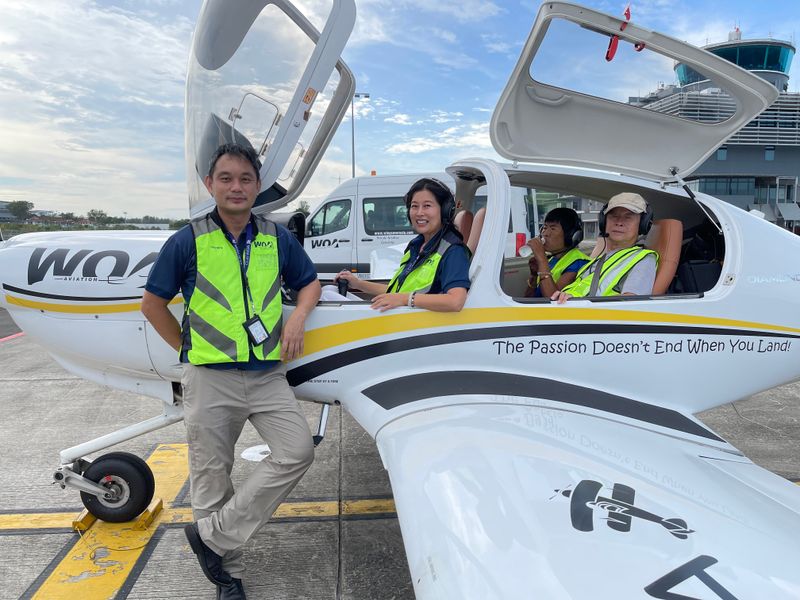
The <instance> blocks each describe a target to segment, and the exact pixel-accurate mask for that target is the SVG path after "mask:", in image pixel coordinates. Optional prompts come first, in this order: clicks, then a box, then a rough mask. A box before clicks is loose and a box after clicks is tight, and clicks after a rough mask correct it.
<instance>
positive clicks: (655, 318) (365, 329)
mask: <svg viewBox="0 0 800 600" xmlns="http://www.w3.org/2000/svg"><path fill="white" fill-rule="evenodd" d="M6 301H7V302H8V303H9V304H14V305H17V306H23V307H25V308H33V309H35V310H42V311H47V312H60V313H71V314H113V313H124V312H138V311H140V310H141V307H142V305H141V302H132V303H131V302H129V303H124V304H107V303H104V304H76V303H70V304H57V303H53V302H39V301H35V300H27V299H24V298H17V297H15V296H11V295H9V294H8V293H6ZM182 302H183V298H182V297H181V296H176V297H175V298H173V299H172V301H171V302H170V304H178V303H182ZM525 321H528V322H531V323H548V322H549V323H564V322H590V323H655V324H669V325H701V326H707V327H709V326H713V327H725V328H730V329H748V330H763V331H770V332H785V333H794V334H800V329H798V328H795V327H785V326H783V325H773V324H770V323H756V322H753V321H740V320H737V319H723V318H717V317H707V316H703V315H682V314H671V313H665V312H652V311H639V310H620V309H608V308H570V307H568V306H562V307H554V306H547V307H542V306H519V307H515V306H510V307H496V308H468V309H464V310H462V311H461V312H458V313H437V312H433V311H414V312H405V313H401V314H393V315H392V314H388V315H387V314H383V315H381V314H376V315H375V316H371V317H367V318H364V319H356V320H353V321H346V322H343V323H337V324H335V325H328V326H326V327H319V328H317V329H311V330H308V331H307V332H306V337H305V352H304V354H303V355H304V356H308V355H310V354H314V353H316V352H322V351H325V350H328V349H330V348H334V347H336V346H341V345H344V344H349V343H352V342H357V341H360V340H365V339H369V338H373V337H380V336H386V335H393V334H397V333H412V332H414V331H417V330H423V329H438V328H447V329H456V330H457V329H463V328H465V327H469V326H471V325H485V324H491V323H513V322H525Z"/></svg>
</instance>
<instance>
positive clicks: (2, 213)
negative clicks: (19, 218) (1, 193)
mask: <svg viewBox="0 0 800 600" xmlns="http://www.w3.org/2000/svg"><path fill="white" fill-rule="evenodd" d="M8 204H9V203H8V202H5V201H3V200H0V223H9V222H11V221H16V217H14V215H12V214H11V213H10V212H8Z"/></svg>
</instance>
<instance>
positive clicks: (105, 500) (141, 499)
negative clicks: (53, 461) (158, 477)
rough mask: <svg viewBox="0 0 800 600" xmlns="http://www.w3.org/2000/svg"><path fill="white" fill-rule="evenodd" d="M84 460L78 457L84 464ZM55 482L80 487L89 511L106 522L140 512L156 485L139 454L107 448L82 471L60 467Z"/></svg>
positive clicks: (129, 518)
mask: <svg viewBox="0 0 800 600" xmlns="http://www.w3.org/2000/svg"><path fill="white" fill-rule="evenodd" d="M85 464H86V461H77V462H76V465H78V467H79V468H83V467H84V465H85ZM55 480H56V483H59V484H61V485H62V487H64V486H66V485H70V486H72V487H77V488H78V489H80V490H81V501H82V502H83V505H84V506H85V507H86V510H88V511H89V512H90V513H91V514H92V515H94V516H95V517H97V518H98V519H101V520H103V521H107V522H109V523H123V522H125V521H131V520H133V519H135V518H136V517H137V516H139V515H140V514H141V513H142V512H143V511H144V510H145V509H146V508H147V506H148V505H149V504H150V501H151V500H152V499H153V494H154V492H155V489H156V482H155V478H154V477H153V472H152V471H151V470H150V467H149V466H147V463H146V462H144V461H143V460H142V459H141V458H139V457H138V456H136V455H134V454H130V453H128V452H110V453H109V454H104V455H103V456H101V457H100V458H98V459H96V460H94V461H93V462H92V463H90V464H89V465H88V467H85V470H84V471H83V473H82V474H80V475H79V474H78V473H76V472H75V471H74V470H73V469H71V468H69V467H62V468H61V469H59V470H58V471H56V474H55Z"/></svg>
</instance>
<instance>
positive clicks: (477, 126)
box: [385, 123, 492, 154]
mask: <svg viewBox="0 0 800 600" xmlns="http://www.w3.org/2000/svg"><path fill="white" fill-rule="evenodd" d="M465 148H469V149H472V150H473V151H476V152H480V151H484V153H485V151H486V150H492V144H491V141H490V139H489V123H472V124H466V125H457V126H454V127H448V128H446V129H444V130H442V131H438V132H430V133H429V134H426V135H420V136H416V137H413V138H408V139H406V140H405V141H403V142H398V143H395V144H392V145H390V146H388V147H387V148H386V150H385V151H386V152H387V153H389V154H406V153H408V154H421V153H423V152H431V151H434V150H443V149H448V150H455V149H462V150H463V149H465Z"/></svg>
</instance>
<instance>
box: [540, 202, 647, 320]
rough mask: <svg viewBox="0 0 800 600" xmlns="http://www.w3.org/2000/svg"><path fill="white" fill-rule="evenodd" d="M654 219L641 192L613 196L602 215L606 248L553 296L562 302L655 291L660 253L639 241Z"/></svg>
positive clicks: (601, 226) (640, 294)
mask: <svg viewBox="0 0 800 600" xmlns="http://www.w3.org/2000/svg"><path fill="white" fill-rule="evenodd" d="M652 222H653V213H652V210H651V209H650V207H649V206H648V204H647V202H645V200H644V198H642V197H641V196H640V195H639V194H635V193H632V192H623V193H621V194H617V195H616V196H614V197H612V198H611V200H609V201H608V204H606V205H605V206H604V207H603V210H601V211H600V215H599V217H598V225H599V227H600V235H601V237H602V238H603V240H604V242H605V246H604V248H603V251H602V252H601V253H600V254H599V255H598V256H597V257H595V258H594V259H593V260H591V261H590V262H589V263H587V264H586V265H585V266H584V267H583V268H582V269H581V270H580V271H578V273H577V275H576V277H575V281H573V282H572V283H571V284H569V285H568V286H566V287H565V288H564V289H563V290H561V291H558V292H556V293H554V294H553V296H552V298H551V299H552V300H557V301H558V303H559V304H561V303H563V302H565V301H566V300H567V299H568V298H572V297H578V298H580V297H585V296H618V295H635V296H646V295H648V294H651V293H652V292H653V282H654V281H655V278H656V267H657V266H658V253H656V252H654V251H653V250H648V249H646V248H644V247H642V246H641V245H639V244H637V242H638V240H639V238H640V236H644V235H646V234H647V232H648V230H649V229H650V226H651V224H652Z"/></svg>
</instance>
